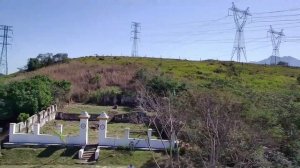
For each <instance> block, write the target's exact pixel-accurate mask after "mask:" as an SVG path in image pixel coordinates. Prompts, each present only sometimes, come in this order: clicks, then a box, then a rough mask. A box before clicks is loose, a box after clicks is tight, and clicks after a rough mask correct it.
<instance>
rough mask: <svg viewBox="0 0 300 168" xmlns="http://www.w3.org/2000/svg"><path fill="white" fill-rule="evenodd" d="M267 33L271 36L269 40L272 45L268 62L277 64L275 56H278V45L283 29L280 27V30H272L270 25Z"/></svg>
mask: <svg viewBox="0 0 300 168" xmlns="http://www.w3.org/2000/svg"><path fill="white" fill-rule="evenodd" d="M268 33H269V34H270V36H271V42H272V46H273V52H272V55H271V60H270V61H271V62H270V64H271V65H272V64H274V65H277V60H276V59H277V57H279V47H280V43H281V39H282V37H283V36H284V34H283V29H281V31H280V32H278V31H275V30H273V28H272V26H270V30H269V31H268ZM273 58H274V59H273Z"/></svg>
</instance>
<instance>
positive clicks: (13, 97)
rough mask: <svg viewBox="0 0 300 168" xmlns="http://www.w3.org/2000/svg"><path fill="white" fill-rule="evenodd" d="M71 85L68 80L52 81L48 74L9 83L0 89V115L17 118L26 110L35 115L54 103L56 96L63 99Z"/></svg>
mask: <svg viewBox="0 0 300 168" xmlns="http://www.w3.org/2000/svg"><path fill="white" fill-rule="evenodd" d="M70 85H71V84H70V83H69V82H67V81H60V82H58V81H52V80H50V79H49V78H48V77H46V76H35V77H33V78H30V79H26V80H22V81H17V82H12V83H9V84H7V85H5V86H3V87H1V89H0V97H1V98H2V103H1V104H2V106H0V113H1V114H0V116H1V117H3V118H4V119H16V118H17V117H18V116H19V114H20V113H23V112H24V111H25V112H26V114H29V115H33V114H35V113H36V112H38V111H39V110H42V109H43V108H46V107H48V106H49V105H51V104H52V103H54V100H55V98H58V100H57V101H59V99H62V98H61V97H63V95H65V94H66V93H67V92H69V90H70ZM58 95H60V96H58Z"/></svg>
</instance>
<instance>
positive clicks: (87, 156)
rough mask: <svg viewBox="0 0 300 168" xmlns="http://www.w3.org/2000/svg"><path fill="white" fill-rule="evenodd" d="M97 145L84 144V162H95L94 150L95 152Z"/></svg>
mask: <svg viewBox="0 0 300 168" xmlns="http://www.w3.org/2000/svg"><path fill="white" fill-rule="evenodd" d="M96 149H97V146H86V147H85V148H84V152H83V154H82V158H81V160H82V161H85V162H86V163H93V162H96V160H95V152H96Z"/></svg>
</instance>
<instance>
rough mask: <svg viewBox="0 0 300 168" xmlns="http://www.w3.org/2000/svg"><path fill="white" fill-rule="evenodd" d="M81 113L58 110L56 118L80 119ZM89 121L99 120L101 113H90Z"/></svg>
mask: <svg viewBox="0 0 300 168" xmlns="http://www.w3.org/2000/svg"><path fill="white" fill-rule="evenodd" d="M79 115H80V114H77V113H65V112H56V116H55V119H56V120H66V121H79V120H80V118H79ZM89 115H90V118H89V121H98V119H97V117H98V116H99V114H89ZM113 117H114V115H110V118H113Z"/></svg>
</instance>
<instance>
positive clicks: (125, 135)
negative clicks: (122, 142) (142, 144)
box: [124, 128, 130, 139]
mask: <svg viewBox="0 0 300 168" xmlns="http://www.w3.org/2000/svg"><path fill="white" fill-rule="evenodd" d="M129 134H130V128H125V129H124V139H129Z"/></svg>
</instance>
